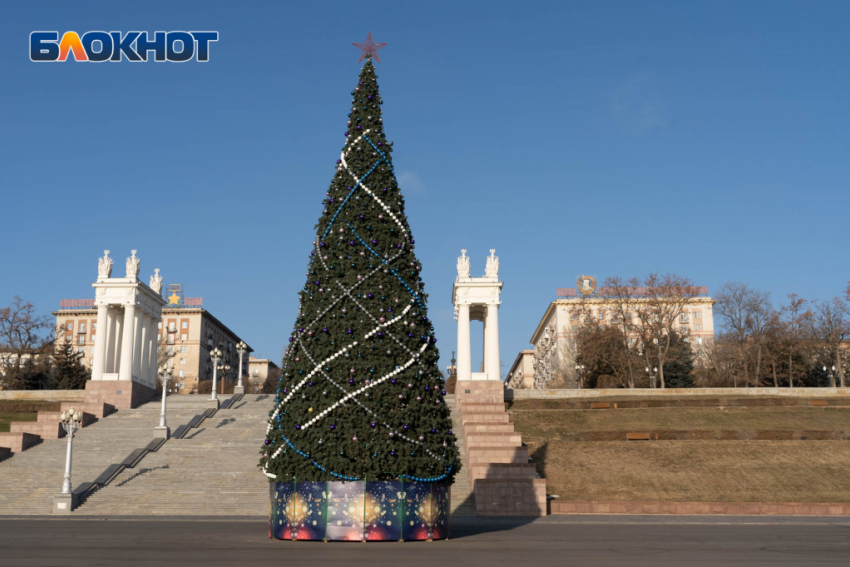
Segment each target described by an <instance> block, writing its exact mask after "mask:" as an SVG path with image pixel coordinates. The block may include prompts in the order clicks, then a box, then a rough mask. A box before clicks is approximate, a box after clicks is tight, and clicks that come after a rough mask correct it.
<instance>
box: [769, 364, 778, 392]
mask: <svg viewBox="0 0 850 567" xmlns="http://www.w3.org/2000/svg"><path fill="white" fill-rule="evenodd" d="M770 364H771V366H773V387H774V388H778V387H779V382H778V381H777V380H776V363H775V362H771V363H770Z"/></svg>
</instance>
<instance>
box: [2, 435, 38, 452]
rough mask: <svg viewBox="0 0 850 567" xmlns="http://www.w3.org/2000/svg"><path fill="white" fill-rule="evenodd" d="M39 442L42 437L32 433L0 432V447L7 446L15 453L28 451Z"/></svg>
mask: <svg viewBox="0 0 850 567" xmlns="http://www.w3.org/2000/svg"><path fill="white" fill-rule="evenodd" d="M38 443H41V437H39V436H38V435H33V434H32V433H23V432H19V433H0V447H6V448H7V449H10V450H11V451H12V452H13V453H20V452H21V451H26V450H27V449H29V448H30V447H32V446H33V445H37V444H38Z"/></svg>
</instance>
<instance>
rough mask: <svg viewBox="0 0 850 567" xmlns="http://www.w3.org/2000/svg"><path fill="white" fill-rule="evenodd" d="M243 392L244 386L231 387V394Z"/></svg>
mask: <svg viewBox="0 0 850 567" xmlns="http://www.w3.org/2000/svg"><path fill="white" fill-rule="evenodd" d="M244 393H245V386H234V387H233V394H234V395H241V394H244Z"/></svg>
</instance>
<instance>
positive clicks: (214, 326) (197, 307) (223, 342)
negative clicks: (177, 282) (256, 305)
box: [53, 286, 252, 394]
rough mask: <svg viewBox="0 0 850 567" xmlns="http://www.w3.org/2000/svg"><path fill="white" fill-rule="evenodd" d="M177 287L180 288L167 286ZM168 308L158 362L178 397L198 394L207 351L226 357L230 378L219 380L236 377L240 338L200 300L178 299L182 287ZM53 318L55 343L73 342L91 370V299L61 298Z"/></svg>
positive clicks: (207, 369) (207, 375)
mask: <svg viewBox="0 0 850 567" xmlns="http://www.w3.org/2000/svg"><path fill="white" fill-rule="evenodd" d="M169 287H170V288H179V287H180V286H169ZM169 293H170V294H171V295H170V296H167V297H166V300H167V301H168V302H169V303H168V305H166V306H165V307H163V308H162V321H161V322H160V323H159V325H158V334H157V339H158V344H159V350H160V355H159V358H160V359H161V360H166V361H167V362H166V364H168V365H169V366H170V367H171V370H172V375H173V379H174V384H175V385H176V386H177V387H178V388H179V390H180V392H181V393H184V394H189V393H193V392H195V391H196V390H197V387H198V381H199V380H211V379H212V360H211V359H210V351H211V350H212V349H213V348H215V347H218V348H219V349H220V350H221V352H222V353H224V360H223V361H222V364H226V365H229V366H230V367H231V369H230V372H229V374H228V376H226V377H222V376H221V375H219V379H222V378H224V379H227V380H229V381H235V380H237V379H238V370H239V369H238V366H239V353H238V352H237V350H236V345H237V344H238V343H239V341H240V340H242V339H240V337H239V336H237V335H236V333H234V332H233V331H231V330H230V329H229V328H228V327H227V326H226V325H225V324H224V323H222V322H221V321H219V320H218V319H216V318H215V317H214V316H213V315H212V313H210V312H209V311H207V310H206V309H204V308H203V299H202V298H193V297H186V298H184V297H182V289H180V290H177V289H169ZM59 305H60V306H59V310H58V311H54V312H53V315H55V316H56V336H57V338H58V340H63V341H67V342H70V343H73V345H74V346H75V347H76V348H77V352H80V353H83V354H84V355H85V356H84V357H83V359H82V362H83V364H84V365H85V366H86V367H87V368H91V366H92V364H93V362H94V339H95V337H96V336H97V333H98V329H97V309H96V308H95V307H94V300H93V299H63V300H61V301H60V304H59ZM251 351H252V349H251V348H250V347H248V350H247V352H246V353H245V355H244V356H243V357H242V371H243V376H248V373H249V366H250V365H249V358H250V357H249V355H248V353H249V352H251Z"/></svg>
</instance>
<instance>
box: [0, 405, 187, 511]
mask: <svg viewBox="0 0 850 567" xmlns="http://www.w3.org/2000/svg"><path fill="white" fill-rule="evenodd" d="M184 397H185V398H190V396H169V398H168V421H169V425H171V427H172V428H173V427H174V426H176V425H179V424H181V423H186V422H187V421H189V420H190V419H191V418H192V416H194V415H196V414H198V413H200V412H202V411H203V408H204V406H203V400H195V399H192V400H185V401H183V400H181V398H184ZM191 398H195V396H191ZM172 400H180V401H174V402H172ZM199 404H200V405H199ZM64 405H65V404H63V409H66V408H64ZM68 405H69V406H70V405H75V406H80V405H81V404H70V403H69V404H68ZM159 412H160V404H159V403H158V402H149V403H147V404H144V405H143V406H140V407H138V408H136V409H122V410H120V411H119V412H117V413H114V414H112V415H109V416H108V417H106V418H102V419H99V420H98V421H96V422H94V423H92V424H91V425H89V426H88V427H85V428H83V429H80V430H79V431H78V432H77V433H76V434H75V435H74V453H73V468H72V482H73V486H74V487H75V488H76V487H77V486H79V485H80V484H82V483H84V482H91V481H93V480H94V479H96V478H97V477H98V476H99V475H100V474H101V473H103V471H104V470H105V469H106V468H107V467H108V466H110V465H112V464H115V463H120V462H121V461H122V460H123V459H124V458H126V457H127V456H128V455H129V454H130V453H131V452H132V451H134V450H135V449H139V448H141V447H145V446H146V445H147V444H148V443H149V442H150V441H151V440H152V439H153V428H154V427H155V426H156V425H157V424H158V422H159ZM86 413H88V412H86ZM36 423H37V422H36ZM57 434H58V432H57ZM64 434H65V432H64V431H62V435H63V436H64ZM23 435H24V436H29V437H35V436H34V435H33V434H30V433H24V434H23ZM66 447H67V440H66V439H62V438H58V439H56V438H54V439H44V440H43V441H42V442H41V443H40V444H38V445H35V446H33V447H30V448H26V447H22V448H21V451H20V452H16V453H14V454H13V455H12V456H11V457H10V458H7V459H5V460H4V461H2V462H0V515H10V514H11V515H26V514H50V513H51V512H52V501H53V496H54V495H55V494H58V493H59V491H60V489H61V488H62V477H63V475H64V472H65V451H66ZM13 450H15V449H13ZM139 466H142V467H143V466H145V465H144V460H143V461H142V464H141V465H137V467H136V468H137V469H138V468H139ZM131 470H132V469H131Z"/></svg>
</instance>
